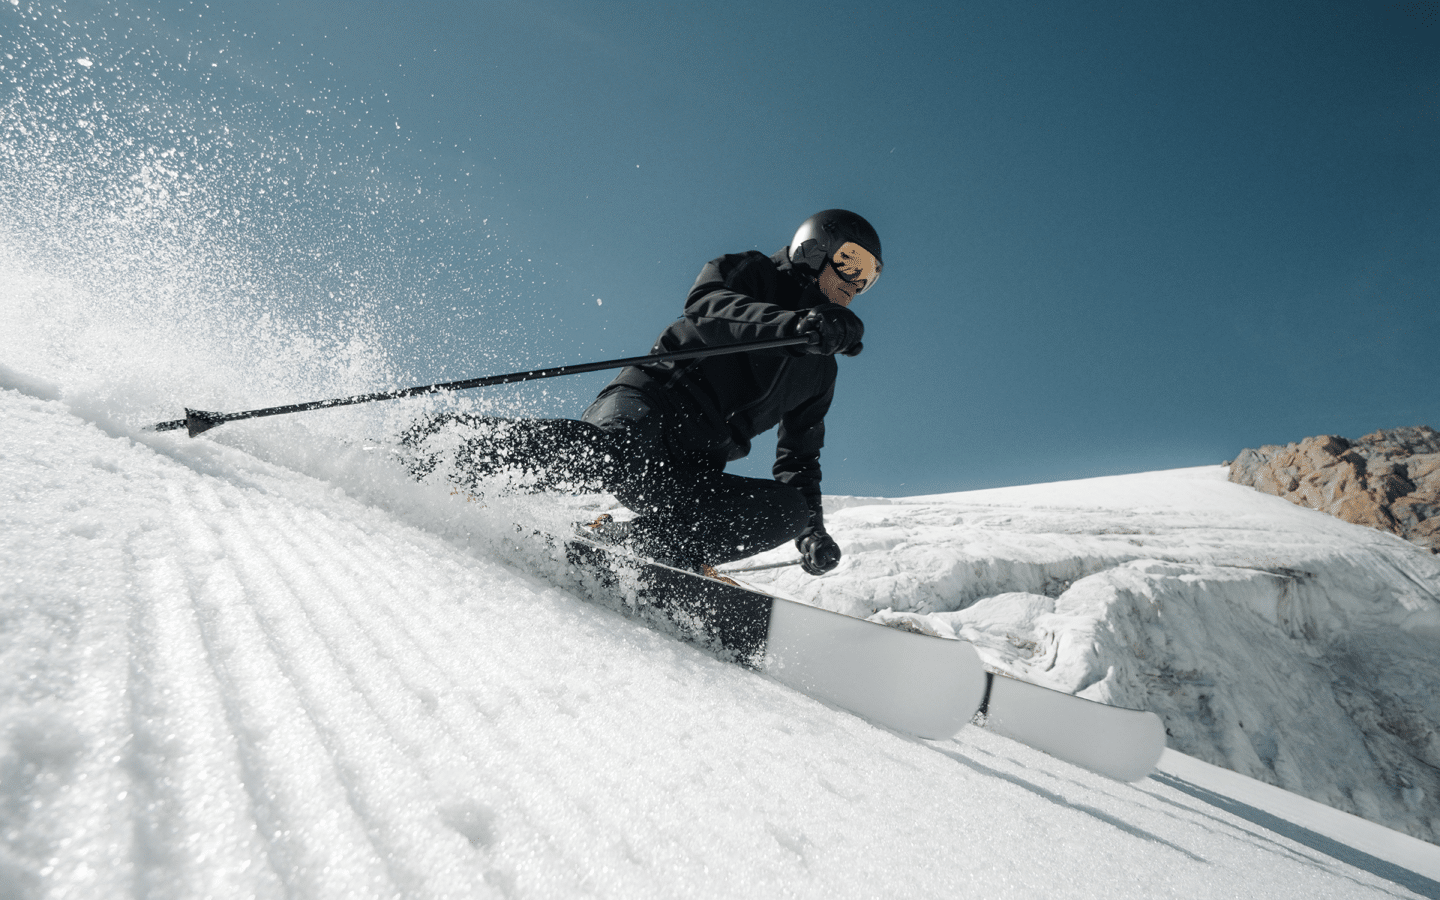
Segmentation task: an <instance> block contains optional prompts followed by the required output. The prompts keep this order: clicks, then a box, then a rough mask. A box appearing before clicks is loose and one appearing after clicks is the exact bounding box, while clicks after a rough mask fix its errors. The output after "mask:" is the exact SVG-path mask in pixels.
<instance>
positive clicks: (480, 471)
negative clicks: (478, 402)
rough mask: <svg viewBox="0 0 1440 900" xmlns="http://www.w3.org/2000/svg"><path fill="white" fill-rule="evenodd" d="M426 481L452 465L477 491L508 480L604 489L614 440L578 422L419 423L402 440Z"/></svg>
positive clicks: (533, 486)
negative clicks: (490, 480)
mask: <svg viewBox="0 0 1440 900" xmlns="http://www.w3.org/2000/svg"><path fill="white" fill-rule="evenodd" d="M401 442H402V444H404V445H405V446H406V447H408V448H410V449H411V450H412V451H413V452H414V454H415V456H414V457H413V459H412V462H411V471H412V474H414V475H415V476H416V477H417V478H423V477H425V476H426V475H428V474H430V473H431V472H432V471H435V470H436V469H437V468H438V467H440V466H441V465H442V464H443V463H444V462H447V461H448V462H450V464H451V466H452V468H451V471H450V472H449V474H450V477H451V479H452V480H454V481H456V482H458V483H460V484H463V485H466V486H468V487H470V488H472V489H475V488H478V486H479V482H480V481H481V480H482V479H488V478H494V477H496V476H500V475H504V476H506V477H508V478H509V480H510V487H512V488H515V489H519V490H527V491H528V490H534V491H543V490H567V489H568V490H580V491H584V490H591V491H598V490H601V489H602V483H603V481H604V477H603V474H604V469H605V467H606V466H607V465H608V464H609V461H610V460H611V459H613V458H614V454H613V451H612V445H611V441H610V439H609V437H608V436H607V435H606V434H605V433H604V432H603V431H601V430H600V429H598V428H596V427H595V426H594V425H591V424H589V423H587V422H580V421H575V420H573V419H500V418H494V417H491V416H472V415H445V416H437V417H435V418H433V419H429V420H426V421H424V422H421V423H417V424H416V425H414V426H412V427H411V428H410V429H409V430H408V431H407V432H405V434H403V435H402V436H401Z"/></svg>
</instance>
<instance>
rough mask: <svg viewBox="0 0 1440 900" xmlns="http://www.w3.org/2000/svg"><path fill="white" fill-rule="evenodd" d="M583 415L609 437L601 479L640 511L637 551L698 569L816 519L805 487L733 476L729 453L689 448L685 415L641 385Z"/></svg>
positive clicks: (773, 543) (781, 538)
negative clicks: (683, 438) (684, 443)
mask: <svg viewBox="0 0 1440 900" xmlns="http://www.w3.org/2000/svg"><path fill="white" fill-rule="evenodd" d="M581 421H583V422H586V423H589V424H591V425H593V426H595V427H596V428H597V429H598V430H599V431H600V432H601V433H602V434H603V435H604V436H605V438H606V439H607V440H608V442H609V448H608V449H609V451H610V453H611V454H612V459H611V461H610V465H609V466H607V467H606V469H605V471H604V472H603V473H602V478H603V481H604V486H605V488H606V490H608V491H610V492H611V493H612V494H614V495H615V497H616V499H617V500H619V501H620V502H621V503H623V504H624V505H625V507H626V508H627V509H630V510H631V511H633V512H635V513H636V514H637V515H636V517H635V519H634V520H632V523H631V525H630V532H629V536H628V541H629V543H630V544H631V546H633V547H634V549H635V550H636V552H639V553H642V554H644V555H647V556H650V557H651V558H653V559H657V560H659V561H661V562H667V563H670V564H672V565H676V566H678V567H680V568H685V569H691V570H695V569H698V568H699V567H700V566H701V565H703V564H705V563H708V564H710V565H720V564H722V563H727V562H733V561H734V560H737V559H743V558H745V557H747V556H752V555H754V554H756V553H761V552H763V551H765V550H770V549H772V548H774V547H778V546H780V545H781V544H783V543H785V542H786V541H789V540H794V539H795V538H796V537H797V536H798V535H799V534H800V532H801V531H803V530H804V529H805V527H806V526H807V525H808V524H809V522H810V509H809V506H808V505H807V504H806V502H805V496H804V494H802V493H801V492H800V489H799V488H794V487H791V486H789V485H787V484H782V483H781V482H778V481H775V480H773V479H769V478H746V477H744V476H742V475H732V474H728V473H726V472H725V460H724V459H719V458H716V457H715V456H712V455H709V454H705V453H697V452H693V451H687V450H685V449H684V448H683V446H682V445H681V433H682V427H681V426H682V423H681V422H680V421H679V419H678V414H677V413H675V412H673V411H670V410H668V409H665V408H663V407H661V406H659V405H658V404H657V403H655V401H654V400H652V398H651V397H650V396H649V395H647V394H645V393H644V392H642V391H640V390H638V389H636V388H632V387H626V386H615V387H612V388H610V389H609V390H607V391H606V392H605V393H603V394H601V395H600V397H599V398H597V399H596V400H595V402H594V403H592V404H591V405H590V408H589V409H587V410H585V413H584V415H582V416H581Z"/></svg>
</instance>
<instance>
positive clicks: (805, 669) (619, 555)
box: [563, 538, 985, 739]
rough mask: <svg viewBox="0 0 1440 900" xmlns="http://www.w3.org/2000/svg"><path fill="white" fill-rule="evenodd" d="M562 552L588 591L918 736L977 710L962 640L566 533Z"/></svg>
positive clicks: (981, 677)
mask: <svg viewBox="0 0 1440 900" xmlns="http://www.w3.org/2000/svg"><path fill="white" fill-rule="evenodd" d="M563 546H564V551H565V555H566V557H567V559H568V561H569V562H570V563H571V564H572V565H573V566H575V568H576V571H578V572H582V573H585V576H586V577H583V578H582V579H581V582H582V585H581V586H582V587H583V588H584V589H585V591H586V593H588V594H590V595H591V597H592V599H596V600H599V601H602V602H605V603H606V604H607V605H611V606H615V605H623V606H624V607H627V608H628V610H629V611H633V612H636V613H639V614H641V615H644V616H645V617H646V618H648V619H650V620H651V621H654V622H656V624H658V625H660V626H661V627H662V628H665V629H666V630H668V631H671V632H672V633H674V634H676V635H677V636H678V637H680V638H682V639H684V640H687V641H689V642H692V643H695V644H699V645H701V646H703V647H705V648H707V649H709V650H711V651H712V652H715V653H717V654H718V655H721V656H722V657H724V658H727V659H730V660H733V661H734V662H736V663H739V664H740V665H742V666H745V667H747V668H751V669H755V670H757V671H760V672H763V673H765V674H766V675H768V676H770V677H771V678H774V679H775V680H776V681H778V682H780V683H781V684H784V685H786V686H788V687H792V688H794V689H796V690H798V691H800V692H801V693H804V694H806V695H808V696H810V697H814V698H815V699H817V700H821V701H823V702H826V703H829V704H832V705H834V706H837V707H840V708H841V709H844V710H847V711H849V712H852V713H854V714H856V715H858V716H860V717H861V718H863V719H866V720H868V721H871V722H874V723H875V724H877V725H883V726H885V727H886V728H891V729H894V730H896V731H901V732H904V733H906V734H911V735H914V736H916V737H921V738H930V739H940V738H948V737H951V736H952V735H954V734H955V733H956V732H957V731H959V730H960V729H961V728H963V727H964V726H965V725H966V724H968V723H969V722H970V720H971V719H972V718H973V717H974V714H975V712H976V710H977V709H979V707H980V701H981V699H982V698H983V696H984V693H985V669H984V667H983V665H982V664H981V662H980V655H979V654H978V653H976V651H975V648H974V647H972V646H971V645H970V644H968V643H965V642H963V641H952V640H946V639H944V638H939V637H935V636H933V635H927V634H919V633H917V632H911V631H903V630H900V629H895V628H890V627H887V626H885V625H881V624H879V623H876V622H867V621H865V620H864V619H857V618H855V617H853V616H847V615H842V614H841V613H837V612H831V611H830V610H826V609H820V608H819V607H816V606H809V605H807V604H804V603H798V602H796V601H793V600H785V599H782V598H779V597H772V596H771V595H769V594H765V593H762V592H760V591H756V590H753V589H751V588H748V587H745V586H743V585H740V584H733V583H727V582H726V581H722V580H720V579H717V578H710V577H707V576H704V575H698V574H696V573H694V572H686V571H684V570H682V569H675V568H671V567H670V566H666V565H663V564H661V563H656V562H651V561H649V560H645V559H641V558H639V557H635V556H631V555H629V554H626V553H623V552H619V551H616V550H614V549H613V548H609V547H604V546H601V545H599V544H594V543H591V542H589V541H585V540H581V539H575V538H572V539H570V540H567V541H565V542H564V544H563Z"/></svg>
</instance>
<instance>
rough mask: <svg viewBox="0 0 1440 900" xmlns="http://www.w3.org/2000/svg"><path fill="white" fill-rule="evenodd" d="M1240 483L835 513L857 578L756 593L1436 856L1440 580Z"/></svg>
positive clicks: (1436, 567) (1120, 484)
mask: <svg viewBox="0 0 1440 900" xmlns="http://www.w3.org/2000/svg"><path fill="white" fill-rule="evenodd" d="M1226 475H1227V472H1226V469H1225V468H1224V467H1223V466H1213V467H1203V468H1197V469H1186V470H1178V471H1174V472H1155V473H1146V474H1139V475H1128V476H1118V477H1108V478H1095V479H1087V480H1081V481H1073V482H1064V483H1058V484H1049V485H1031V486H1025V487H1015V488H1003V489H995V490H985V491H972V492H968V493H961V494H950V495H940V496H932V497H911V498H903V499H897V500H893V501H890V502H889V503H887V504H886V505H873V504H863V505H845V504H838V506H840V508H839V509H838V511H837V512H835V513H834V514H833V515H831V516H829V518H828V522H829V523H830V527H831V530H832V532H833V533H834V534H836V535H837V537H838V538H839V539H840V541H841V544H842V546H843V547H844V548H845V551H846V554H847V557H846V561H845V562H844V563H843V564H842V567H841V569H840V570H839V571H837V572H836V573H834V574H832V575H830V576H827V577H825V578H821V579H816V580H811V579H807V578H806V577H804V576H803V575H801V574H800V573H798V572H795V571H793V570H789V571H787V570H779V571H777V572H775V573H757V575H756V580H757V581H762V580H763V581H767V582H768V583H769V584H770V585H771V586H772V587H774V588H775V589H777V590H781V591H784V592H786V593H787V594H788V595H790V596H792V597H795V598H797V599H803V600H806V601H808V602H813V603H818V604H820V605H823V606H826V607H829V608H831V609H836V610H840V611H842V612H848V613H851V614H853V615H862V616H864V615H874V614H876V613H877V612H878V613H879V615H880V618H882V619H887V618H890V619H893V618H897V617H903V618H907V619H909V620H910V621H912V622H914V623H917V624H921V625H922V626H924V627H927V628H929V629H930V630H932V631H935V632H936V633H940V634H946V635H950V634H953V635H955V636H958V637H962V638H965V639H966V640H970V641H973V642H974V643H975V644H976V645H977V646H978V647H979V648H980V649H981V651H982V653H983V654H984V655H986V657H987V658H988V659H989V660H990V661H991V662H992V663H993V664H994V665H997V666H999V667H1001V668H1002V669H1004V670H1006V671H1009V672H1011V673H1013V674H1015V675H1017V676H1019V677H1022V678H1026V679H1029V680H1032V681H1036V682H1039V683H1042V684H1046V685H1047V686H1051V687H1055V688H1059V689H1062V690H1067V691H1071V692H1075V693H1079V694H1081V695H1082V696H1086V697H1089V698H1091V699H1095V700H1101V701H1104V702H1107V703H1114V704H1118V705H1122V706H1131V707H1138V708H1147V709H1151V710H1154V711H1155V712H1157V713H1159V714H1160V715H1161V716H1162V718H1163V719H1164V720H1165V723H1166V726H1167V728H1168V730H1169V734H1170V745H1171V746H1172V747H1175V748H1176V749H1179V750H1182V751H1184V752H1186V753H1189V754H1192V755H1194V756H1197V757H1199V758H1201V759H1204V760H1207V761H1210V762H1213V763H1216V764H1218V765H1222V766H1225V767H1227V768H1230V769H1233V770H1235V771H1237V772H1242V773H1245V774H1247V775H1251V776H1253V777H1255V778H1259V779H1261V780H1264V781H1268V782H1271V783H1272V784H1277V785H1280V786H1281V787H1284V788H1286V789H1287V790H1291V791H1294V792H1296V793H1299V794H1302V795H1305V796H1308V797H1312V798H1314V799H1317V800H1320V801H1322V802H1324V803H1327V804H1329V805H1332V806H1335V807H1336V808H1338V809H1343V810H1347V811H1349V812H1353V813H1356V814H1358V815H1362V816H1366V817H1368V818H1371V819H1373V820H1375V821H1379V822H1383V823H1385V824H1387V825H1390V826H1391V827H1395V828H1399V829H1401V830H1404V831H1407V832H1409V833H1411V834H1414V835H1417V836H1420V837H1424V838H1426V839H1427V840H1431V841H1435V840H1437V837H1440V662H1437V660H1440V656H1437V652H1436V651H1437V649H1440V562H1437V560H1435V558H1434V557H1432V556H1431V555H1429V554H1427V553H1425V552H1423V551H1422V550H1420V549H1419V548H1417V547H1415V546H1414V545H1411V544H1408V543H1406V542H1405V541H1403V540H1400V539H1399V538H1396V537H1394V536H1393V535H1389V534H1384V533H1380V532H1376V531H1373V530H1371V529H1367V528H1363V527H1361V526H1356V525H1350V524H1347V523H1345V522H1341V521H1338V520H1336V519H1333V518H1331V517H1329V516H1327V515H1324V514H1323V513H1318V512H1314V511H1311V510H1306V509H1302V508H1299V507H1296V506H1294V505H1293V504H1290V503H1288V502H1286V501H1284V500H1281V499H1279V498H1277V497H1271V496H1267V495H1263V494H1260V493H1258V492H1256V491H1254V490H1252V489H1250V488H1247V487H1242V486H1240V485H1235V484H1231V483H1229V482H1228V481H1227V480H1226ZM783 553H784V551H776V552H775V553H773V554H771V556H773V557H774V558H779V557H780V556H782V555H783Z"/></svg>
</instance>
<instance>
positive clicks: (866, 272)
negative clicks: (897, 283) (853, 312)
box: [830, 241, 881, 296]
mask: <svg viewBox="0 0 1440 900" xmlns="http://www.w3.org/2000/svg"><path fill="white" fill-rule="evenodd" d="M830 264H831V265H833V266H834V267H835V274H836V275H839V276H840V279H841V280H842V281H847V282H849V283H850V284H853V285H856V286H858V287H859V290H857V291H856V292H855V294H856V295H857V296H858V295H860V294H863V293H865V292H866V291H868V290H870V289H871V288H872V287H874V286H875V282H876V281H877V280H879V278H880V269H881V265H880V260H878V259H876V258H875V254H873V253H871V252H870V251H869V250H866V249H865V248H864V247H862V246H860V245H859V244H857V243H855V242H854V241H846V242H845V243H844V244H841V245H840V249H839V250H836V251H835V255H834V256H832V257H830Z"/></svg>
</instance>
